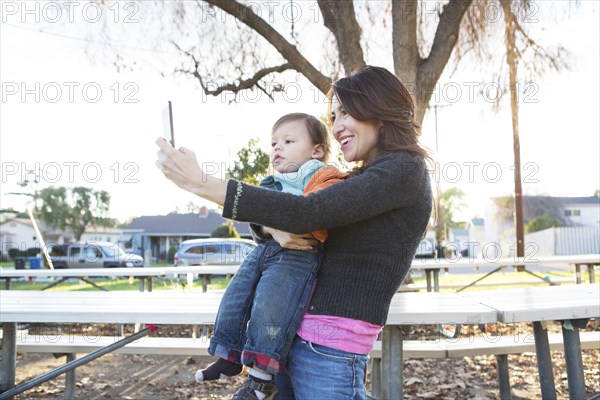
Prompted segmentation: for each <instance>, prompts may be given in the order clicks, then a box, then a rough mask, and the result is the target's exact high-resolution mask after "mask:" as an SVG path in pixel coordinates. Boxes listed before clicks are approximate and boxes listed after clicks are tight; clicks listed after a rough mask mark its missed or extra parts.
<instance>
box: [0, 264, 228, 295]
mask: <svg viewBox="0 0 600 400" xmlns="http://www.w3.org/2000/svg"><path fill="white" fill-rule="evenodd" d="M238 268H239V265H238V264H235V265H200V266H191V267H150V268H148V267H146V268H64V269H6V268H0V279H3V280H4V288H5V289H6V290H9V289H10V285H11V280H13V279H19V278H28V277H32V278H48V277H52V278H58V280H57V281H55V282H53V283H51V284H49V285H48V286H46V287H45V288H43V289H42V290H44V289H49V288H51V287H53V286H56V285H58V284H60V283H62V282H64V281H66V280H67V279H71V278H78V279H81V280H83V281H84V282H86V283H88V284H90V285H92V286H94V287H96V289H100V290H106V289H105V288H103V287H101V286H98V285H96V283H95V282H94V281H92V280H90V279H89V277H92V276H99V277H106V278H110V277H123V276H125V277H134V278H137V279H138V280H139V287H140V291H144V290H148V291H150V292H151V291H152V283H153V279H155V278H159V277H167V276H172V275H173V276H176V275H187V274H192V276H198V277H200V279H201V280H202V290H203V291H204V292H206V291H207V289H208V283H209V282H210V278H211V276H216V275H233V274H235V273H236V272H237V270H238Z"/></svg>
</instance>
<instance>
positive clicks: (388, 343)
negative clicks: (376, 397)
mask: <svg viewBox="0 0 600 400" xmlns="http://www.w3.org/2000/svg"><path fill="white" fill-rule="evenodd" d="M403 367H404V360H403V357H402V329H401V328H400V327H399V326H394V325H389V326H386V327H385V328H383V332H382V337H381V398H383V399H402V397H403V395H404V387H403V384H404V376H403Z"/></svg>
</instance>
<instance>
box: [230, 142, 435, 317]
mask: <svg viewBox="0 0 600 400" xmlns="http://www.w3.org/2000/svg"><path fill="white" fill-rule="evenodd" d="M431 209H432V190H431V184H430V178H429V173H428V170H427V168H426V165H425V163H424V161H423V160H422V159H421V158H418V157H415V156H412V155H410V154H408V153H406V152H394V153H387V154H385V155H382V156H380V157H378V158H377V159H375V160H374V161H372V162H371V163H370V165H369V166H368V167H367V168H366V169H365V170H364V171H363V172H362V173H360V174H358V175H355V176H352V177H351V178H349V179H347V180H346V181H344V182H340V183H337V184H335V185H333V186H331V187H329V188H326V189H323V190H321V191H319V192H317V193H313V194H310V195H309V196H307V197H304V196H296V195H293V194H289V193H282V192H276V191H273V190H268V189H264V188H259V187H256V186H250V185H246V184H244V183H241V182H238V181H235V180H230V181H229V182H228V185H227V196H226V200H225V204H224V208H223V216H224V217H225V218H230V219H234V220H237V221H248V222H253V223H257V224H260V225H263V226H269V227H272V228H276V229H279V230H283V231H287V232H292V233H298V234H301V233H306V232H312V231H314V230H317V229H321V228H327V229H328V230H329V238H328V239H327V242H326V244H325V254H324V257H323V261H322V265H321V268H320V270H319V273H318V276H317V285H316V289H315V292H314V294H313V297H312V299H311V302H310V306H309V308H308V312H309V313H311V314H321V315H332V316H339V317H346V318H353V319H359V320H363V321H367V322H370V323H373V324H378V325H385V322H386V319H387V314H388V311H389V306H390V302H391V299H392V296H393V295H394V293H396V291H397V289H398V287H399V286H400V284H401V283H402V280H403V279H404V277H405V275H406V274H407V272H408V270H409V268H410V265H411V262H412V259H413V257H414V254H415V251H416V249H417V246H418V244H419V242H420V240H421V238H422V236H423V233H424V231H425V229H426V227H427V223H428V221H429V218H430V216H431Z"/></svg>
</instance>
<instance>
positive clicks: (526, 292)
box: [464, 283, 600, 400]
mask: <svg viewBox="0 0 600 400" xmlns="http://www.w3.org/2000/svg"><path fill="white" fill-rule="evenodd" d="M464 297H465V298H468V299H471V300H474V301H477V302H479V303H480V304H482V305H486V306H487V307H491V308H493V309H495V310H496V311H497V313H498V321H499V322H504V323H513V322H531V323H532V324H533V332H534V337H535V347H536V355H537V364H538V371H539V375H540V385H541V391H542V398H543V399H549V400H552V399H556V389H555V387H554V376H553V372H552V359H551V358H550V347H549V344H548V333H547V331H546V329H544V325H543V323H544V322H545V321H561V323H562V334H563V343H564V350H565V360H566V366H567V379H568V385H569V397H570V398H571V399H572V400H580V399H585V397H586V394H585V382H584V376H583V362H582V359H581V343H580V341H579V328H584V327H585V325H586V324H587V322H588V320H589V319H590V318H598V317H600V285H598V284H594V283H592V284H582V285H566V286H550V287H530V288H518V289H505V290H490V291H482V292H477V293H470V294H465V295H464ZM503 392H504V393H507V392H508V393H510V388H500V395H501V398H505V397H504V396H503Z"/></svg>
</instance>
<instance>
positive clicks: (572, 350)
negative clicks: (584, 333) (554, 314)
mask: <svg viewBox="0 0 600 400" xmlns="http://www.w3.org/2000/svg"><path fill="white" fill-rule="evenodd" d="M575 324H576V321H564V322H563V324H562V334H563V343H564V348H565V361H566V364H567V380H568V383H569V398H570V399H571V400H578V399H585V398H586V394H585V380H584V376H583V361H582V359H581V341H580V339H579V328H577V326H575Z"/></svg>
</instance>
